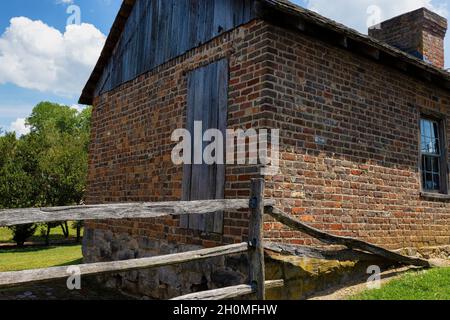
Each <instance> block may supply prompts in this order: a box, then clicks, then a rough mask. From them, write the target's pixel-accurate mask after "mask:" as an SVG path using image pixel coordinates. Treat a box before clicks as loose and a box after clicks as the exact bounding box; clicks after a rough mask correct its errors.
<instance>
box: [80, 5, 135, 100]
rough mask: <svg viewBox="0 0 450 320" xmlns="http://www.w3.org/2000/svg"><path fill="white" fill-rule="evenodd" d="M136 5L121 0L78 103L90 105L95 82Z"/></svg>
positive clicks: (98, 78)
mask: <svg viewBox="0 0 450 320" xmlns="http://www.w3.org/2000/svg"><path fill="white" fill-rule="evenodd" d="M135 4H136V0H123V2H122V5H121V7H120V9H119V13H118V14H117V16H116V19H115V20H114V23H113V25H112V27H111V30H110V32H109V34H108V37H107V38H106V42H105V45H104V47H103V49H102V52H101V54H100V57H99V59H98V61H97V64H96V65H95V67H94V70H93V71H92V73H91V75H90V77H89V80H88V81H87V83H86V85H85V87H84V88H83V91H82V93H81V96H80V99H79V101H78V103H80V104H84V105H92V103H93V101H94V91H95V88H96V85H97V82H98V81H99V80H100V77H101V76H102V73H103V69H104V68H105V66H106V64H107V63H108V61H109V59H110V57H111V55H112V53H113V51H114V49H115V47H116V45H117V42H118V41H119V39H120V37H121V35H122V32H123V30H124V28H125V24H126V22H127V20H128V17H129V16H130V14H131V11H132V10H133V7H134V5H135Z"/></svg>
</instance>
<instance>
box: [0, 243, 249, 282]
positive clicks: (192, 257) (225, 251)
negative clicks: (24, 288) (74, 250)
mask: <svg viewBox="0 0 450 320" xmlns="http://www.w3.org/2000/svg"><path fill="white" fill-rule="evenodd" d="M247 249H248V245H247V244H246V243H240V244H233V245H228V246H223V247H217V248H210V249H202V250H197V251H190V252H183V253H176V254H170V255H166V256H158V257H152V258H142V259H133V260H126V261H113V262H101V263H92V264H82V265H78V266H76V267H78V268H79V270H80V271H81V276H86V275H98V274H104V273H115V272H123V271H132V270H140V269H150V268H158V267H163V266H169V265H174V264H180V263H185V262H192V261H199V260H205V259H209V258H214V257H219V256H224V255H231V254H237V253H242V252H246V251H247ZM68 268H69V266H65V267H54V268H47V269H37V270H26V271H18V272H3V273H0V288H7V287H16V286H21V285H24V284H30V283H37V282H42V281H48V280H56V279H64V278H68V277H69V276H70V274H68V272H67V270H68Z"/></svg>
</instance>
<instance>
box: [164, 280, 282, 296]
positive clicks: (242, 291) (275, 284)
mask: <svg viewBox="0 0 450 320" xmlns="http://www.w3.org/2000/svg"><path fill="white" fill-rule="evenodd" d="M283 286H284V281H283V280H272V281H266V283H265V289H266V290H267V289H273V288H279V287H283ZM255 293H256V288H255V287H254V286H251V285H245V284H244V285H240V286H234V287H228V288H223V289H216V290H210V291H203V292H196V293H192V294H188V295H185V296H182V297H177V298H174V299H172V300H228V299H233V298H237V297H242V296H246V295H250V294H255Z"/></svg>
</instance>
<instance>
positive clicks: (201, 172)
mask: <svg viewBox="0 0 450 320" xmlns="http://www.w3.org/2000/svg"><path fill="white" fill-rule="evenodd" d="M227 102H228V61H227V60H226V59H223V60H220V61H218V62H215V63H212V64H209V65H207V66H205V67H201V68H199V69H196V70H194V71H192V72H190V73H189V74H188V102H187V104H188V106H187V109H188V110H187V129H188V130H189V132H190V133H191V136H192V146H194V139H195V137H194V123H195V122H196V121H201V123H202V133H201V134H202V135H203V134H204V133H205V131H206V130H208V129H218V130H220V131H221V132H222V135H223V137H224V141H225V140H226V139H225V137H226V127H227ZM209 143H210V142H203V146H202V151H203V150H204V148H205V147H206V146H207V145H208V144H209ZM193 149H194V148H193ZM224 150H225V146H224ZM193 153H194V150H193ZM224 154H225V152H224ZM194 158H195V154H192V163H193V164H192V165H185V166H184V174H183V200H185V201H193V200H212V199H223V198H224V189H225V166H224V165H223V164H213V165H207V164H205V162H204V161H202V163H203V164H194ZM197 158H198V155H197ZM202 159H203V157H202ZM223 162H225V159H223ZM181 226H182V227H183V228H189V229H193V230H199V231H203V232H207V233H222V232H223V212H216V213H213V214H208V215H193V216H189V217H188V216H184V217H182V220H181Z"/></svg>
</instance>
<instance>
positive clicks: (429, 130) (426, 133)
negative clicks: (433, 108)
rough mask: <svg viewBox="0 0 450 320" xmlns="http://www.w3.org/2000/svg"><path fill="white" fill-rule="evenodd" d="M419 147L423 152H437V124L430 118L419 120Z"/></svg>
mask: <svg viewBox="0 0 450 320" xmlns="http://www.w3.org/2000/svg"><path fill="white" fill-rule="evenodd" d="M420 130H421V149H422V152H423V153H429V154H436V155H437V154H439V124H438V123H437V122H435V121H431V120H425V119H422V120H420Z"/></svg>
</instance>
